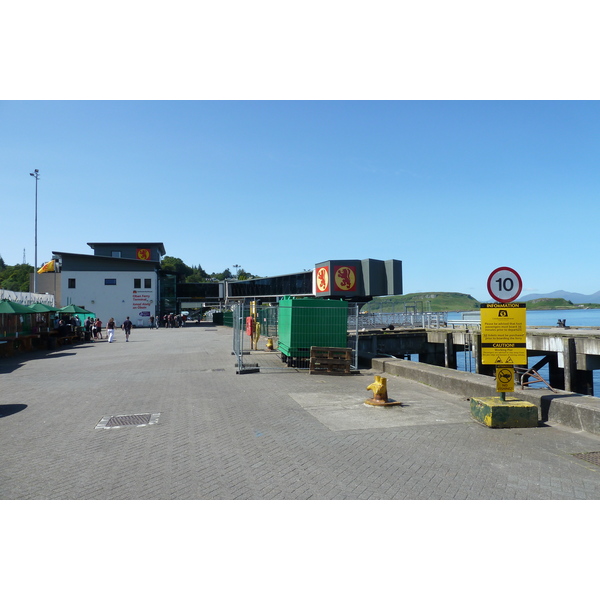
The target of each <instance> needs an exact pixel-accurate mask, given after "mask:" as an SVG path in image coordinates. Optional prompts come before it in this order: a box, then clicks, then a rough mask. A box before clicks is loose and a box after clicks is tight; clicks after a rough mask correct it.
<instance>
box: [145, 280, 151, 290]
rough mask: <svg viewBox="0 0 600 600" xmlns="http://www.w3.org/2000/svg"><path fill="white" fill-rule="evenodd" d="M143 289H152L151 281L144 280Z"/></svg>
mask: <svg viewBox="0 0 600 600" xmlns="http://www.w3.org/2000/svg"><path fill="white" fill-rule="evenodd" d="M144 287H145V288H146V289H147V290H149V289H151V288H152V279H144Z"/></svg>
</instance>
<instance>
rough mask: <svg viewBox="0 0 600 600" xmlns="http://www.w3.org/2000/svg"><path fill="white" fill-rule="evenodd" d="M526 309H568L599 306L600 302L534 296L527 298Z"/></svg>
mask: <svg viewBox="0 0 600 600" xmlns="http://www.w3.org/2000/svg"><path fill="white" fill-rule="evenodd" d="M525 304H527V308H528V310H568V309H570V308H600V304H574V303H573V302H571V301H570V300H565V299H564V298H536V299H535V300H528V301H527V302H526V303H525Z"/></svg>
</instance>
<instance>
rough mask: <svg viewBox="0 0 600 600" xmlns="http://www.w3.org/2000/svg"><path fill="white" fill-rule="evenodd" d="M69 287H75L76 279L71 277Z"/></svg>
mask: <svg viewBox="0 0 600 600" xmlns="http://www.w3.org/2000/svg"><path fill="white" fill-rule="evenodd" d="M69 288H70V289H75V279H69Z"/></svg>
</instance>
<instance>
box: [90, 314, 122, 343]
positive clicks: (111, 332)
mask: <svg viewBox="0 0 600 600" xmlns="http://www.w3.org/2000/svg"><path fill="white" fill-rule="evenodd" d="M115 327H116V325H115V319H114V318H113V317H111V318H110V319H109V320H108V323H107V324H106V337H107V339H108V343H109V344H110V343H112V341H113V340H114V337H115ZM132 327H133V323H132V322H131V320H130V319H129V317H127V318H126V319H125V320H124V321H123V324H122V325H121V329H122V330H123V331H124V332H125V341H126V342H128V341H129V336H130V335H131V328H132ZM84 329H85V331H87V332H89V333H90V340H91V341H94V340H97V339H101V340H102V339H104V338H103V337H102V321H101V320H100V319H95V320H94V319H91V318H90V317H88V318H87V319H86V320H85V323H84Z"/></svg>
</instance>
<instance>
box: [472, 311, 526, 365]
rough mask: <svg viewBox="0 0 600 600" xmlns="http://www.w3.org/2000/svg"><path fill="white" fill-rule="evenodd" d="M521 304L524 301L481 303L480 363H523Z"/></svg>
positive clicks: (524, 333) (522, 312)
mask: <svg viewBox="0 0 600 600" xmlns="http://www.w3.org/2000/svg"><path fill="white" fill-rule="evenodd" d="M525 306H526V305H525V303H524V302H508V303H506V302H504V303H501V302H498V303H497V304H496V303H491V304H482V305H481V362H482V364H484V365H526V364H527V324H526V312H527V311H526V308H525Z"/></svg>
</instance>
